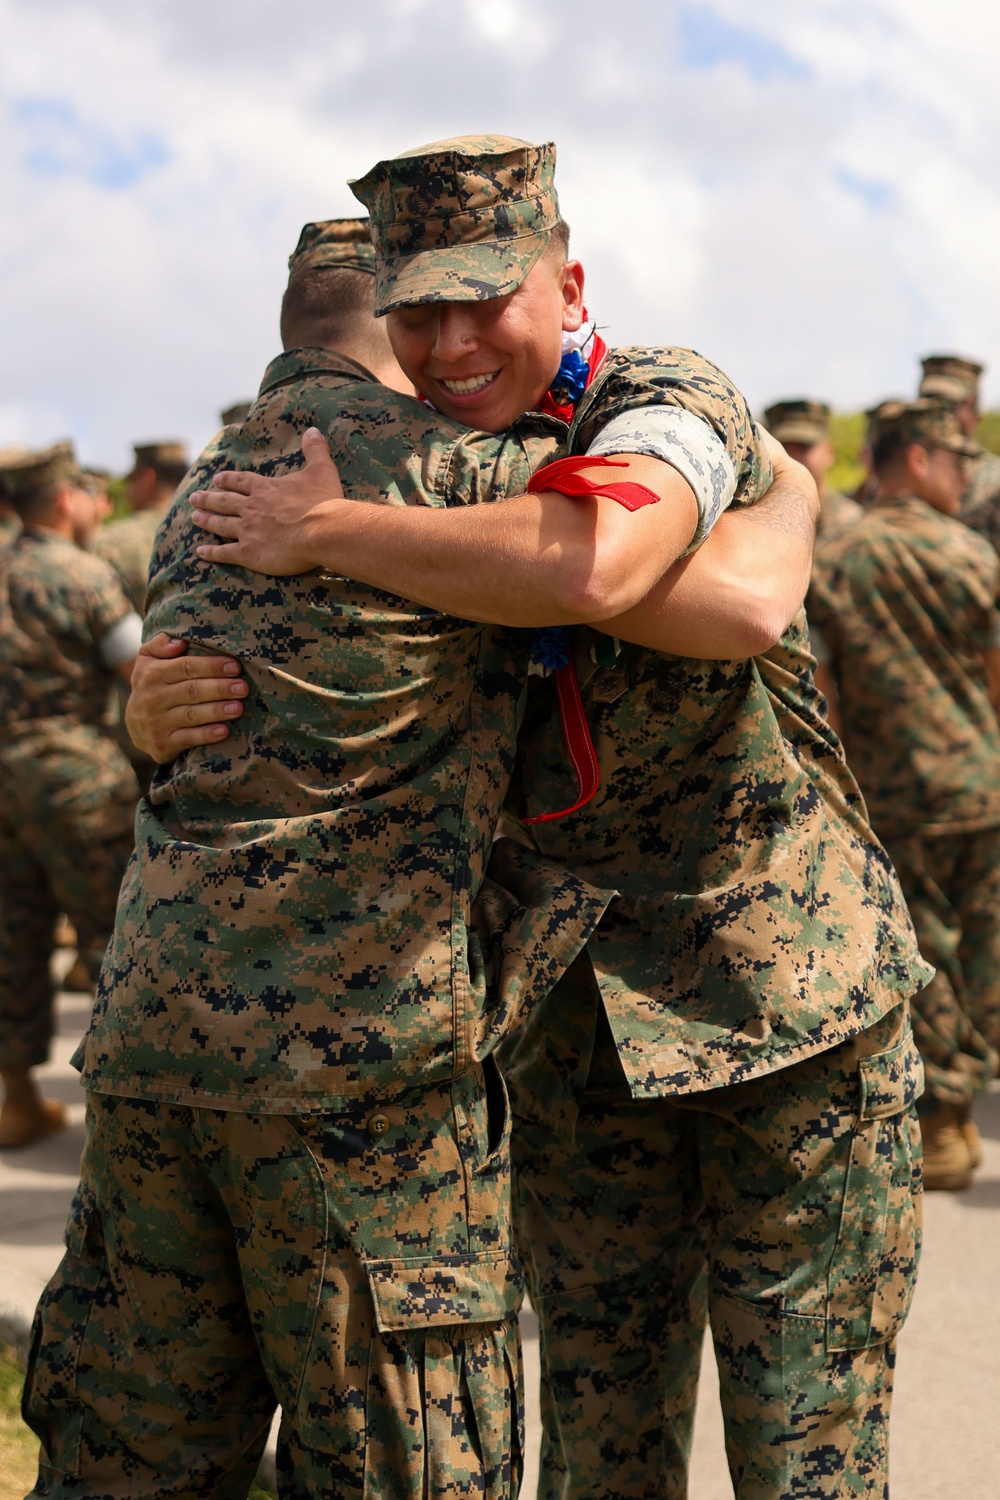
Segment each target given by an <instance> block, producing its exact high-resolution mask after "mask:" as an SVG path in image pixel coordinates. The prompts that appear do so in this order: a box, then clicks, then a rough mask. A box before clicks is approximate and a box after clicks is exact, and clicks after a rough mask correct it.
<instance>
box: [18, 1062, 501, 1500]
mask: <svg viewBox="0 0 1000 1500" xmlns="http://www.w3.org/2000/svg"><path fill="white" fill-rule="evenodd" d="M88 1110H89V1114H88V1133H87V1145H86V1149H85V1152H84V1158H83V1167H82V1180H81V1183H80V1187H79V1190H78V1192H77V1196H76V1199H75V1203H74V1207H73V1210H72V1213H71V1216H70V1222H69V1225H68V1229H67V1235H66V1247H67V1248H66V1254H65V1256H64V1258H63V1260H62V1263H61V1264H60V1266H59V1269H58V1270H57V1271H56V1273H55V1275H54V1277H53V1278H52V1280H51V1281H50V1283H49V1285H48V1287H47V1288H46V1290H45V1292H44V1293H43V1295H42V1298H41V1301H40V1303H39V1306H38V1311H37V1313H36V1315H35V1326H34V1330H33V1336H32V1347H31V1352H30V1356H29V1366H28V1377H27V1380H26V1383H25V1395H24V1413H25V1418H26V1420H27V1421H28V1423H29V1425H30V1426H31V1427H32V1428H33V1429H34V1430H35V1432H36V1433H37V1434H38V1436H39V1438H40V1439H41V1443H42V1455H41V1469H40V1473H39V1478H38V1481H37V1484H36V1487H35V1489H34V1491H33V1492H32V1493H33V1494H34V1495H37V1496H48V1497H52V1500H56V1497H59V1500H70V1497H72V1500H83V1497H85V1496H86V1497H88V1500H97V1497H100V1500H133V1497H136V1496H140V1495H141V1496H142V1497H143V1500H167V1497H170V1500H195V1497H199V1500H200V1497H204V1500H208V1497H211V1500H246V1495H247V1491H248V1488H249V1486H250V1483H251V1481H252V1479H253V1476H254V1473H255V1472H256V1468H257V1465H258V1463H259V1460H260V1457H261V1454H262V1452H263V1449H264V1445H265V1441H266V1438H267V1432H268V1427H269V1424H270V1422H271V1419H272V1416H273V1413H274V1411H275V1409H276V1407H277V1406H278V1405H280V1406H281V1408H282V1421H281V1430H280V1436H279V1439H278V1489H279V1494H280V1495H281V1496H282V1497H283V1500H319V1497H323V1500H334V1497H347V1496H356V1497H362V1496H363V1497H365V1500H375V1497H378V1500H388V1497H392V1500H411V1497H412V1500H417V1497H420V1500H433V1497H449V1500H451V1497H456V1500H457V1497H459V1496H462V1497H468V1496H478V1497H484V1500H508V1497H512V1496H514V1495H516V1493H517V1487H518V1485H519V1483H520V1475H521V1449H522V1438H521V1426H520V1423H521V1392H520V1380H521V1376H520V1345H519V1342H518V1330H517V1321H516V1313H517V1309H518V1306H519V1303H520V1298H521V1283H520V1271H519V1269H518V1268H517V1266H516V1261H515V1259H514V1258H513V1257H512V1253H511V1245H510V1236H509V1208H510V1154H509V1129H508V1125H507V1113H506V1096H505V1095H504V1094H503V1087H502V1084H500V1082H499V1075H498V1074H497V1072H496V1069H495V1068H491V1067H490V1066H489V1065H488V1068H487V1070H486V1072H484V1071H483V1070H482V1069H480V1070H479V1071H477V1072H473V1073H470V1074H468V1075H466V1076H465V1077H463V1078H462V1079H459V1080H457V1081H456V1082H455V1083H454V1084H451V1085H445V1086H443V1087H440V1088H428V1089H424V1090H412V1091H410V1092H409V1093H407V1094H406V1095H403V1096H400V1097H399V1098H397V1099H394V1100H391V1101H389V1102H380V1103H378V1104H377V1105H374V1106H372V1107H369V1108H368V1109H367V1110H364V1109H362V1108H359V1109H357V1110H352V1111H351V1112H350V1113H347V1114H337V1115H331V1114H323V1115H305V1116H297V1117H284V1116H280V1115H263V1114H257V1115H246V1114H239V1113H235V1112H225V1111H217V1110H211V1109H197V1108H185V1107H180V1106H175V1105H167V1104H157V1103H151V1102H147V1101H143V1100H139V1099H121V1098H113V1097H110V1096H108V1095H91V1097H90V1099H89V1101H88Z"/></svg>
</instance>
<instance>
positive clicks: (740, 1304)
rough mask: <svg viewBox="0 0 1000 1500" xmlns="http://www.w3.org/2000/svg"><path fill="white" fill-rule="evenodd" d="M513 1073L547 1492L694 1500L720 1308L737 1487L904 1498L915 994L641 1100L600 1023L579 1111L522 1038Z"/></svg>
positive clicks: (718, 1344)
mask: <svg viewBox="0 0 1000 1500" xmlns="http://www.w3.org/2000/svg"><path fill="white" fill-rule="evenodd" d="M550 998H551V997H550ZM600 1016H601V1017H602V1018H603V1010H601V1011H600ZM514 1072H515V1082H514V1084H513V1088H514V1111H515V1125H514V1136H513V1140H514V1222H515V1230H516V1233H517V1238H518V1243H519V1245H520V1248H521V1252H522V1256H523V1258H524V1265H525V1274H526V1278H527V1282H528V1288H529V1292H530V1295H531V1300H532V1303H533V1305H534V1307H535V1309H536V1311H537V1313H538V1320H539V1324H540V1332H541V1361H542V1419H543V1447H542V1466H541V1482H540V1486H539V1496H540V1500H556V1497H559V1500H639V1497H644V1500H645V1497H648V1500H654V1497H655V1500H664V1497H668V1500H683V1497H685V1496H686V1495H687V1470H688V1461H689V1455H690V1449H691V1437H692V1429H693V1420H694V1409H695V1398H696V1393H697V1383H698V1373H699V1366H700V1355H701V1346H702V1339H703V1335H704V1331H705V1323H706V1319H708V1320H710V1323H711V1329H712V1336H713V1339H714V1343H715V1352H716V1358H717V1361H718V1366H719V1376H720V1383H721V1394H722V1407H723V1412H724V1416H725V1427H726V1450H727V1455H728V1460H729V1468H730V1473H731V1475H732V1480H733V1487H734V1491H735V1494H736V1497H737V1500H765V1497H766V1500H790V1497H803V1500H804V1497H807V1496H808V1497H810V1500H813V1497H817V1500H818V1497H824V1500H825V1497H832V1496H869V1497H879V1500H883V1497H886V1496H888V1493H889V1490H888V1416H889V1407H890V1402H891V1397H892V1386H893V1370H894V1365H895V1336H896V1332H897V1330H898V1329H899V1327H900V1325H901V1324H902V1322H903V1319H904V1318H905V1316H906V1312H907V1309H908V1307H909V1304H910V1299H911V1296H912V1292H913V1287H914V1282H915V1278H916V1269H917V1260H918V1256H919V1246H920V1209H921V1203H922V1192H921V1175H920V1139H919V1128H918V1125H917V1121H916V1115H915V1112H914V1108H913V1101H914V1097H915V1095H916V1094H917V1092H918V1090H919V1085H920V1058H919V1055H918V1054H917V1052H916V1049H915V1048H914V1046H913V1041H912V1037H911V1035H910V1030H909V1024H908V1022H907V1019H906V1015H905V1008H903V1007H901V1008H899V1009H897V1010H896V1011H894V1012H892V1013H891V1014H890V1015H888V1016H887V1017H885V1018H884V1019H883V1020H882V1021H879V1022H878V1023H877V1024H876V1025H875V1026H873V1027H872V1028H871V1029H870V1030H868V1031H866V1032H863V1033H862V1034H861V1035H860V1036H858V1037H857V1038H855V1039H854V1040H853V1041H851V1042H848V1043H844V1044H842V1045H841V1046H838V1047H836V1048H834V1049H832V1050H831V1051H829V1052H825V1053H822V1054H820V1055H819V1056H817V1057H814V1058H812V1059H809V1060H808V1061H805V1062H802V1063H798V1064H796V1065H794V1066H792V1067H789V1068H786V1069H785V1070H783V1071H781V1072H777V1073H773V1074H770V1075H769V1076H767V1077H764V1078H761V1079H758V1080H754V1081H751V1082H748V1083H741V1084H737V1085H733V1086H732V1087H727V1088H718V1089H713V1090H711V1091H709V1092H706V1093H699V1094H693V1095H688V1096H685V1097H676V1098H670V1099H669V1100H667V1099H662V1100H646V1101H633V1100H632V1099H631V1098H630V1097H629V1095H628V1092H627V1090H626V1086H625V1081H624V1077H623V1075H622V1073H621V1070H620V1067H619V1065H618V1062H617V1056H616V1054H615V1051H614V1043H613V1041H612V1038H611V1032H610V1027H609V1026H608V1024H607V1021H606V1020H603V1019H602V1022H601V1026H600V1030H599V1032H598V1037H597V1042H596V1045H595V1049H594V1057H593V1061H592V1063H591V1066H590V1074H589V1077H588V1079H587V1082H586V1085H585V1087H584V1088H583V1090H582V1093H581V1094H580V1096H579V1098H578V1100H577V1108H576V1109H575V1110H574V1111H573V1113H574V1114H575V1128H572V1127H570V1128H567V1125H566V1117H565V1112H563V1113H562V1114H561V1115H560V1112H559V1111H558V1110H557V1111H555V1112H554V1113H553V1112H550V1111H549V1109H548V1107H547V1106H548V1104H549V1102H550V1098H546V1097H545V1096H539V1095H533V1093H532V1078H531V1070H530V1067H528V1066H526V1065H525V1060H524V1058H523V1056H522V1057H521V1059H520V1062H519V1064H518V1065H517V1067H516V1068H515V1069H514ZM543 1116H547V1118H543Z"/></svg>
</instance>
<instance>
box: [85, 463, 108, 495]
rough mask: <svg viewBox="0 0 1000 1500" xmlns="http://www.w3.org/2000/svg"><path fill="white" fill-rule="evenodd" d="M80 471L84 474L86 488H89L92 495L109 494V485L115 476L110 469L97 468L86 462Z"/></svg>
mask: <svg viewBox="0 0 1000 1500" xmlns="http://www.w3.org/2000/svg"><path fill="white" fill-rule="evenodd" d="M80 473H81V474H82V475H83V485H84V489H87V490H89V491H90V493H91V494H92V495H105V494H107V490H108V485H109V484H111V483H112V482H113V480H114V477H115V476H114V475H113V474H112V472H111V470H110V469H95V468H94V467H93V466H92V465H90V464H86V465H85V466H84V467H83V468H82V469H81V470H80Z"/></svg>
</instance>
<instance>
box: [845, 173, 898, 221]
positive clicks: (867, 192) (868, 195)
mask: <svg viewBox="0 0 1000 1500" xmlns="http://www.w3.org/2000/svg"><path fill="white" fill-rule="evenodd" d="M833 180H834V182H836V184H837V186H838V187H841V188H843V190H844V192H845V193H850V194H851V196H852V197H853V198H860V200H861V202H862V203H863V204H864V205H865V207H866V208H870V209H872V210H873V212H875V213H878V212H880V210H882V209H883V208H888V206H889V204H890V203H891V201H892V197H893V192H892V185H891V183H888V182H880V181H879V179H878V178H877V177H862V176H861V175H860V173H858V172H852V171H851V169H850V168H849V167H834V169H833Z"/></svg>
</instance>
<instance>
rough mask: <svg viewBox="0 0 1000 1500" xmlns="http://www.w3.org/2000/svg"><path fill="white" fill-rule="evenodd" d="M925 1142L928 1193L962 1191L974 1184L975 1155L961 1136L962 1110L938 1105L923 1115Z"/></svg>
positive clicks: (921, 1117) (957, 1107) (921, 1126)
mask: <svg viewBox="0 0 1000 1500" xmlns="http://www.w3.org/2000/svg"><path fill="white" fill-rule="evenodd" d="M920 1134H921V1135H922V1136H923V1141H924V1187H925V1188H927V1190H928V1191H929V1192H932V1193H933V1192H951V1193H955V1192H959V1191H960V1190H961V1189H962V1188H967V1187H968V1186H969V1183H970V1182H971V1181H972V1165H973V1164H972V1155H971V1153H970V1151H969V1147H968V1145H967V1143H966V1140H965V1136H964V1135H963V1133H962V1110H961V1109H960V1107H959V1106H958V1105H957V1104H939V1105H938V1106H937V1108H936V1109H933V1110H930V1111H929V1112H928V1113H927V1114H922V1115H921V1116H920Z"/></svg>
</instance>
